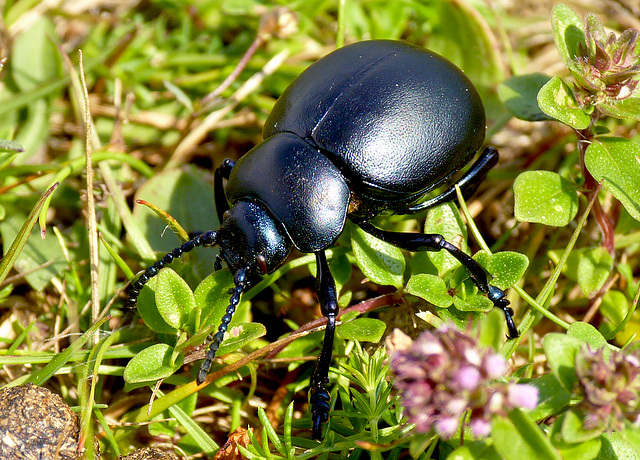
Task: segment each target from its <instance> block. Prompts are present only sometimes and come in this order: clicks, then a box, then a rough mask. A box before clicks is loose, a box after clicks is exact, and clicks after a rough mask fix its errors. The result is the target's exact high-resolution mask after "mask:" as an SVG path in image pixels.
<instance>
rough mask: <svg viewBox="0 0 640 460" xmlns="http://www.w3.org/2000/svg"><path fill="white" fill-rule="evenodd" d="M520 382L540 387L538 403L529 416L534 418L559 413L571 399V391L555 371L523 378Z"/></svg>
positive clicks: (540, 418)
mask: <svg viewBox="0 0 640 460" xmlns="http://www.w3.org/2000/svg"><path fill="white" fill-rule="evenodd" d="M519 383H526V384H528V385H533V386H534V387H536V388H537V389H538V405H537V406H536V407H535V409H532V410H531V411H529V416H530V417H531V419H533V420H542V419H544V418H547V417H549V416H551V415H555V414H559V413H560V412H561V411H562V410H563V409H564V408H565V407H566V406H567V405H568V404H569V402H570V401H571V393H570V392H569V391H567V390H566V389H565V388H564V387H563V386H562V384H561V383H560V381H559V380H558V379H557V378H556V376H555V375H554V374H553V373H551V374H545V375H543V376H541V377H538V378H537V379H523V380H521V381H520V382H519Z"/></svg>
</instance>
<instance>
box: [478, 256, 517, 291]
mask: <svg viewBox="0 0 640 460" xmlns="http://www.w3.org/2000/svg"><path fill="white" fill-rule="evenodd" d="M473 258H474V259H475V260H477V261H478V262H479V263H480V265H482V266H483V267H484V268H485V269H486V270H487V271H488V272H489V273H490V274H491V276H492V278H491V280H490V283H491V284H493V285H494V286H496V287H499V288H500V289H507V288H509V287H511V286H513V285H514V284H515V283H516V282H517V281H518V280H519V279H520V278H522V277H523V276H524V273H525V272H526V271H527V267H528V266H529V259H528V258H527V256H525V255H524V254H520V253H519V252H512V251H502V252H496V253H495V254H491V255H489V254H487V253H486V252H484V251H480V252H478V253H477V254H476V255H475V256H473Z"/></svg>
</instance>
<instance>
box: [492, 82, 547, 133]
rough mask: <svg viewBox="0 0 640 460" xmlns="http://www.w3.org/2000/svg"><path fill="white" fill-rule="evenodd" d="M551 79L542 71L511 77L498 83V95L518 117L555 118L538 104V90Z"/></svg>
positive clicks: (542, 119)
mask: <svg viewBox="0 0 640 460" xmlns="http://www.w3.org/2000/svg"><path fill="white" fill-rule="evenodd" d="M550 79H551V77H549V76H547V75H544V74H541V73H533V74H529V75H519V76H516V77H511V78H509V79H508V80H506V81H504V82H502V83H500V84H499V85H498V96H500V100H501V101H502V103H503V104H504V105H505V107H506V108H507V110H508V111H509V112H510V113H511V114H512V115H513V116H514V117H516V118H519V119H521V120H526V121H549V120H555V118H552V117H550V116H549V115H547V114H546V113H544V112H543V111H542V110H541V109H540V106H539V105H538V92H539V91H540V89H541V88H542V87H543V86H544V85H545V84H546V83H547V82H548V81H549V80H550Z"/></svg>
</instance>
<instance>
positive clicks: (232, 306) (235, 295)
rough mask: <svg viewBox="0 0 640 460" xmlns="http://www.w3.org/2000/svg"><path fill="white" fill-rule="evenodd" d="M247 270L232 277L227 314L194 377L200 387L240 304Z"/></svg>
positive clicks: (245, 286) (242, 269)
mask: <svg viewBox="0 0 640 460" xmlns="http://www.w3.org/2000/svg"><path fill="white" fill-rule="evenodd" d="M248 270H249V268H248V267H247V268H241V269H239V270H238V271H237V272H236V274H235V276H234V280H233V282H234V284H235V287H233V288H231V289H229V294H231V299H230V300H229V306H228V307H227V313H226V314H225V315H224V316H223V317H222V320H221V322H220V326H219V327H218V332H216V334H215V335H214V336H213V340H212V341H211V344H210V345H209V349H208V350H207V354H206V355H205V357H204V361H202V364H201V365H200V370H199V371H198V376H197V377H196V382H197V383H198V385H202V382H204V380H205V379H206V378H207V374H208V373H209V369H211V363H212V362H213V359H214V358H215V357H216V353H217V352H218V348H220V344H221V343H222V339H223V338H224V333H225V332H227V329H228V328H229V323H230V322H231V318H233V314H234V313H235V311H236V307H237V306H238V304H239V303H240V296H241V295H242V293H243V292H244V291H245V290H246V289H247V287H248V283H247V276H246V275H247V271H248Z"/></svg>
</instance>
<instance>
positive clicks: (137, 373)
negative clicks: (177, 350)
mask: <svg viewBox="0 0 640 460" xmlns="http://www.w3.org/2000/svg"><path fill="white" fill-rule="evenodd" d="M172 354H173V347H171V346H169V345H167V344H166V343H157V344H155V345H151V346H150V347H148V348H145V349H144V350H142V351H141V352H139V353H138V354H137V355H135V356H134V357H133V358H131V360H130V361H129V363H128V364H127V367H126V368H125V370H124V380H125V381H126V382H127V383H130V384H131V383H142V382H155V381H157V380H160V379H163V378H166V377H169V376H170V375H172V374H173V373H174V372H175V371H177V370H178V369H180V367H181V366H182V364H183V363H184V359H183V357H182V355H179V357H178V359H176V361H175V362H174V363H173V364H172V363H171V356H172Z"/></svg>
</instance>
